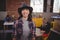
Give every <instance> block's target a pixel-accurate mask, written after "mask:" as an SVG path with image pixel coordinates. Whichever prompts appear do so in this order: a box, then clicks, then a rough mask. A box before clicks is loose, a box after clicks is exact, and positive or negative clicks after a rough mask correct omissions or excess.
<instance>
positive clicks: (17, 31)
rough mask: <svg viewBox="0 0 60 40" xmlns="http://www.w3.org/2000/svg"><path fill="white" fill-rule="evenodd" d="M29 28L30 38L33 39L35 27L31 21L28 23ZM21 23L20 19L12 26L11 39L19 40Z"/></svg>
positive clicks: (21, 28) (21, 31)
mask: <svg viewBox="0 0 60 40" xmlns="http://www.w3.org/2000/svg"><path fill="white" fill-rule="evenodd" d="M28 23H29V28H30V35H29V36H30V37H35V31H36V28H35V25H34V23H33V22H32V21H29V22H28ZM22 24H23V21H22V20H21V19H19V20H17V21H16V22H15V24H14V28H13V35H14V36H13V37H18V38H20V37H21V35H22V34H23V25H22Z"/></svg>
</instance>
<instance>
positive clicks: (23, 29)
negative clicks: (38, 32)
mask: <svg viewBox="0 0 60 40" xmlns="http://www.w3.org/2000/svg"><path fill="white" fill-rule="evenodd" d="M32 11H33V8H32V7H30V6H27V5H23V6H22V7H20V8H18V13H19V15H20V17H19V19H18V21H16V22H15V25H14V26H15V28H14V37H16V40H32V38H33V39H35V25H34V23H33V22H32Z"/></svg>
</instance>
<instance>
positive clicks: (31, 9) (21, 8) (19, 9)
mask: <svg viewBox="0 0 60 40" xmlns="http://www.w3.org/2000/svg"><path fill="white" fill-rule="evenodd" d="M24 9H29V11H30V13H32V11H33V8H32V7H30V6H27V5H26V4H23V5H22V6H21V7H20V8H18V13H19V14H20V13H21V11H22V10H24Z"/></svg>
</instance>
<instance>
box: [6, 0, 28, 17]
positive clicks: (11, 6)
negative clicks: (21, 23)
mask: <svg viewBox="0 0 60 40" xmlns="http://www.w3.org/2000/svg"><path fill="white" fill-rule="evenodd" d="M23 2H25V3H26V4H27V5H29V0H6V10H7V13H8V14H9V15H15V17H18V16H19V15H18V8H19V7H20V6H21V5H22V4H23Z"/></svg>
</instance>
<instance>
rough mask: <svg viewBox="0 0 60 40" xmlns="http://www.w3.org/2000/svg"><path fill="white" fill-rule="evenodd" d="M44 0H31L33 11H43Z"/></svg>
mask: <svg viewBox="0 0 60 40" xmlns="http://www.w3.org/2000/svg"><path fill="white" fill-rule="evenodd" d="M43 2H44V0H31V1H30V6H31V7H33V12H43V4H44V3H43Z"/></svg>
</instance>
